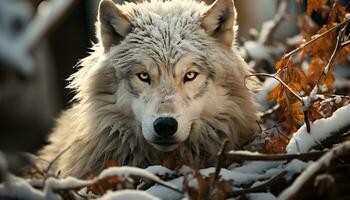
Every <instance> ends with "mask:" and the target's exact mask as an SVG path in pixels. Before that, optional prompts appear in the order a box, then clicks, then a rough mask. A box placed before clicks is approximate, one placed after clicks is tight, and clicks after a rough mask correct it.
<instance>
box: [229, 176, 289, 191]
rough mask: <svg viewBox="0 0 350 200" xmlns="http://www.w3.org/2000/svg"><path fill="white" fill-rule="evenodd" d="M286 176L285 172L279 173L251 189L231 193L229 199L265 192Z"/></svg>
mask: <svg viewBox="0 0 350 200" xmlns="http://www.w3.org/2000/svg"><path fill="white" fill-rule="evenodd" d="M286 174H287V171H282V172H281V173H279V174H277V175H276V176H274V177H272V178H271V179H270V180H268V181H266V182H264V183H262V184H260V185H257V186H255V187H251V188H247V189H242V190H236V191H233V192H232V193H231V194H230V197H235V196H238V195H242V194H247V193H253V192H260V191H263V190H267V189H268V188H269V187H271V186H272V185H274V184H276V183H277V181H278V180H279V179H281V178H282V177H283V176H285V175H286Z"/></svg>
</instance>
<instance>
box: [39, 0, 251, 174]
mask: <svg viewBox="0 0 350 200" xmlns="http://www.w3.org/2000/svg"><path fill="white" fill-rule="evenodd" d="M220 2H221V3H230V4H232V3H233V2H232V0H221V1H220ZM220 2H219V1H217V3H220ZM105 4H106V3H105ZM211 7H213V6H208V5H206V4H204V3H198V2H196V1H192V0H183V1H181V0H173V1H165V2H163V1H151V2H144V3H140V4H134V3H126V4H124V5H118V9H119V10H122V11H123V15H125V16H126V18H127V19H128V21H129V22H130V23H131V26H130V27H131V28H130V30H129V29H125V31H126V32H127V31H129V32H127V34H124V33H123V32H122V31H123V30H122V31H120V35H119V36H123V38H122V39H120V40H118V41H114V40H117V39H115V38H118V37H114V38H113V37H108V36H110V35H106V34H108V31H107V32H106V30H107V28H105V27H104V26H105V24H104V22H103V21H102V20H101V19H103V18H102V17H103V16H102V14H101V13H100V19H99V21H98V22H97V30H98V31H97V35H98V38H99V41H100V42H99V43H98V44H96V45H95V46H94V48H93V51H92V53H91V55H90V56H88V57H87V58H85V59H83V60H82V61H81V62H80V63H79V65H80V66H81V68H80V69H79V71H78V72H77V73H76V74H74V75H73V76H72V77H71V78H70V81H71V83H70V86H69V87H70V88H71V89H73V90H74V91H75V92H76V96H75V99H74V104H73V106H72V107H71V108H70V109H68V110H67V111H65V112H64V113H63V114H62V115H61V117H60V118H59V119H58V120H57V126H56V128H55V129H54V131H53V133H52V134H51V135H50V137H49V142H50V144H49V145H47V146H45V147H44V148H43V149H42V150H41V151H40V152H39V156H40V157H41V158H43V159H45V160H48V161H52V160H53V159H54V158H55V157H56V156H57V155H58V154H60V152H62V151H65V152H64V153H63V154H62V155H61V156H60V157H59V158H58V160H57V161H56V162H55V163H54V166H53V167H54V169H55V170H57V171H58V170H60V171H61V174H62V175H63V176H67V175H72V176H76V177H84V176H86V175H89V174H91V173H98V172H99V171H101V170H102V169H103V168H104V167H105V166H106V163H107V162H108V161H111V160H113V161H115V162H117V163H118V164H119V165H132V166H138V167H146V166H148V165H158V164H162V163H163V161H164V159H165V158H166V156H167V155H169V152H162V151H159V150H158V149H156V148H155V147H153V146H152V145H151V144H149V142H147V141H146V140H145V138H144V135H143V132H142V130H143V129H142V124H141V123H140V121H139V120H137V119H138V118H139V116H138V115H141V114H140V113H135V111H134V110H133V106H134V107H135V105H137V104H138V103H137V102H138V100H137V99H138V98H141V97H140V96H138V94H134V93H135V91H132V89H131V88H130V87H131V86H130V79H129V78H128V77H127V76H126V75H125V73H124V71H123V70H128V66H131V65H134V64H135V63H134V60H133V58H137V59H138V60H141V61H144V60H147V59H148V60H152V62H156V63H159V65H161V66H160V67H163V68H166V67H168V68H171V66H174V65H175V64H176V63H177V62H178V61H179V60H181V58H182V57H183V55H192V57H199V58H201V59H200V60H201V61H203V63H204V64H203V65H205V66H206V67H207V70H208V71H211V73H212V75H211V76H208V77H209V78H207V80H208V81H207V82H206V85H205V86H206V87H207V88H206V90H203V91H202V93H200V94H199V95H198V96H196V97H195V98H193V99H191V98H188V101H189V102H191V101H194V103H192V104H191V103H189V105H191V106H189V107H188V108H186V109H189V110H188V112H191V110H190V109H192V108H193V107H196V109H197V110H200V112H198V113H199V114H198V116H196V117H194V118H193V117H192V118H191V120H192V121H191V126H190V127H189V128H190V130H189V136H188V137H187V138H186V140H184V141H183V142H181V143H180V144H179V146H178V147H177V148H176V149H175V150H173V152H172V153H171V155H173V156H175V158H177V159H179V160H180V159H182V158H188V160H189V164H191V165H195V166H196V167H207V166H211V165H214V164H215V162H216V154H217V152H218V150H219V148H220V145H221V144H222V141H223V140H224V139H226V138H227V139H228V141H229V144H228V147H229V148H230V149H239V148H241V147H242V145H243V144H244V143H245V142H247V140H248V139H249V138H251V136H252V133H253V130H254V129H255V121H256V119H257V117H256V108H255V104H254V101H253V99H252V94H251V93H250V92H249V91H248V89H247V87H246V86H245V85H244V82H245V81H244V77H245V76H246V75H248V74H249V73H250V72H249V70H250V69H249V67H248V65H247V64H246V63H245V62H244V61H243V59H242V58H241V57H240V56H239V54H238V52H237V50H236V48H235V45H234V37H235V34H236V26H235V24H234V22H233V24H231V25H230V26H231V27H228V28H225V27H223V26H220V27H221V29H222V30H218V27H216V29H215V28H212V29H210V27H211V26H212V24H211V23H214V24H215V23H222V22H223V21H227V20H226V18H227V19H228V18H229V17H230V16H225V15H226V14H227V11H225V12H224V14H225V15H223V16H221V15H220V19H219V18H218V21H217V22H211V21H210V19H208V20H207V21H206V23H203V20H206V17H207V15H208V16H209V15H211V14H212V12H216V10H214V8H213V9H212V10H214V11H211V12H208V10H209V9H210V8H211ZM101 9H102V8H100V11H101ZM215 9H217V10H220V7H218V6H217V7H215ZM233 11H234V9H233V10H232V12H233ZM214 14H215V13H214ZM106 16H108V13H107V15H106ZM220 20H221V21H220ZM234 20H235V11H234V13H233V21H234ZM107 21H108V20H107ZM116 23H117V22H116ZM121 23H122V22H121ZM112 26H113V22H112ZM120 26H123V24H121V25H120ZM208 27H209V28H208ZM227 30H228V35H229V37H227V35H220V32H216V31H227ZM225 33H226V32H225ZM164 63H166V64H164ZM163 64H164V65H163ZM247 83H248V87H250V88H252V86H254V85H255V83H254V80H252V79H247ZM169 84H170V83H169ZM157 95H158V96H161V93H159V94H158V93H157V94H153V96H152V97H150V99H148V101H147V102H149V101H151V102H152V99H153V98H155V99H157V97H154V96H157ZM197 102H198V103H197ZM154 104H157V103H154ZM184 105H185V104H184ZM186 105H187V104H186Z"/></svg>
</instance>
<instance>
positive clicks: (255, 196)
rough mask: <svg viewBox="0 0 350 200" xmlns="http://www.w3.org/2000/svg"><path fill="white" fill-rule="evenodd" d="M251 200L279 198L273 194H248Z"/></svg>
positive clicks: (273, 199)
mask: <svg viewBox="0 0 350 200" xmlns="http://www.w3.org/2000/svg"><path fill="white" fill-rule="evenodd" d="M247 197H248V199H250V200H275V199H276V200H277V198H276V197H275V196H274V195H273V194H271V193H253V194H247Z"/></svg>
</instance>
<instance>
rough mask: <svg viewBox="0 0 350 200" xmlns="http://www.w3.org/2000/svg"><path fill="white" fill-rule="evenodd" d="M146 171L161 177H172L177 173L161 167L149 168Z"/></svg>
mask: <svg viewBox="0 0 350 200" xmlns="http://www.w3.org/2000/svg"><path fill="white" fill-rule="evenodd" d="M145 170H146V171H148V172H150V173H152V174H156V175H159V176H164V175H172V174H174V173H175V172H173V171H171V170H170V169H168V168H166V167H163V166H161V165H154V166H149V167H147V168H146V169H145Z"/></svg>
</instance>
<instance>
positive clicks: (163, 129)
mask: <svg viewBox="0 0 350 200" xmlns="http://www.w3.org/2000/svg"><path fill="white" fill-rule="evenodd" d="M177 126H178V124H177V121H176V119H174V118H172V117H159V118H157V119H156V120H155V121H154V122H153V128H154V131H155V132H156V133H157V135H159V136H161V137H164V138H166V137H170V136H172V135H174V134H175V133H176V131H177Z"/></svg>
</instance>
